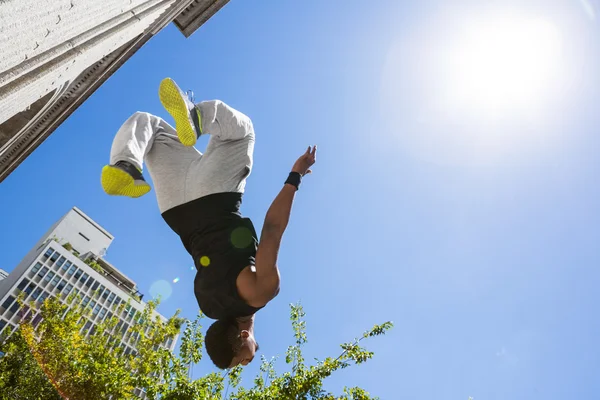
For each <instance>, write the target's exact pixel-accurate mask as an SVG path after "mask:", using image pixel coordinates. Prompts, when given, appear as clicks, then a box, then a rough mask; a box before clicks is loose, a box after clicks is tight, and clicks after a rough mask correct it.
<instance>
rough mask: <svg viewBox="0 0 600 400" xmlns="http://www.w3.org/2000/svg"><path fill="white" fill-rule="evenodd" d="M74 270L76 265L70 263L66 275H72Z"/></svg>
mask: <svg viewBox="0 0 600 400" xmlns="http://www.w3.org/2000/svg"><path fill="white" fill-rule="evenodd" d="M75 271H77V267H76V266H74V265H71V268H69V270H68V271H67V275H69V276H72V275H73V274H74V273H75Z"/></svg>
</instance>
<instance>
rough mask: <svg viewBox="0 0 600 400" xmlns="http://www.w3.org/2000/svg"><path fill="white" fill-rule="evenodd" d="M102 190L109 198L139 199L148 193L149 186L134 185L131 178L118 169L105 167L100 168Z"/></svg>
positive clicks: (109, 166) (110, 166)
mask: <svg viewBox="0 0 600 400" xmlns="http://www.w3.org/2000/svg"><path fill="white" fill-rule="evenodd" d="M101 181H102V189H104V191H105V192H106V194H109V195H111V196H127V197H133V198H136V197H141V196H143V195H145V194H146V193H148V192H149V191H150V185H148V184H147V183H146V184H143V185H136V184H135V181H134V179H133V177H132V176H131V175H129V174H128V173H127V172H125V171H123V170H122V169H120V168H117V167H113V166H112V165H106V166H104V168H102V178H101Z"/></svg>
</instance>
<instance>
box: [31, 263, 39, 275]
mask: <svg viewBox="0 0 600 400" xmlns="http://www.w3.org/2000/svg"><path fill="white" fill-rule="evenodd" d="M40 268H42V263H39V262H38V263H35V265H34V266H33V268H31V272H33V273H34V274H35V273H36V272H38V271H39V270H40Z"/></svg>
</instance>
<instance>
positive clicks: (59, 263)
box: [56, 257, 66, 267]
mask: <svg viewBox="0 0 600 400" xmlns="http://www.w3.org/2000/svg"><path fill="white" fill-rule="evenodd" d="M65 260H66V258H64V257H61V258H59V259H58V262H57V263H56V265H58V266H59V267H60V266H61V265H63V263H64V262H65Z"/></svg>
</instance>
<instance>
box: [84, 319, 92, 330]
mask: <svg viewBox="0 0 600 400" xmlns="http://www.w3.org/2000/svg"><path fill="white" fill-rule="evenodd" d="M91 327H92V323H91V322H90V321H88V322H86V323H85V325H84V327H83V332H87V331H88V330H89V329H90V328H91Z"/></svg>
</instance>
